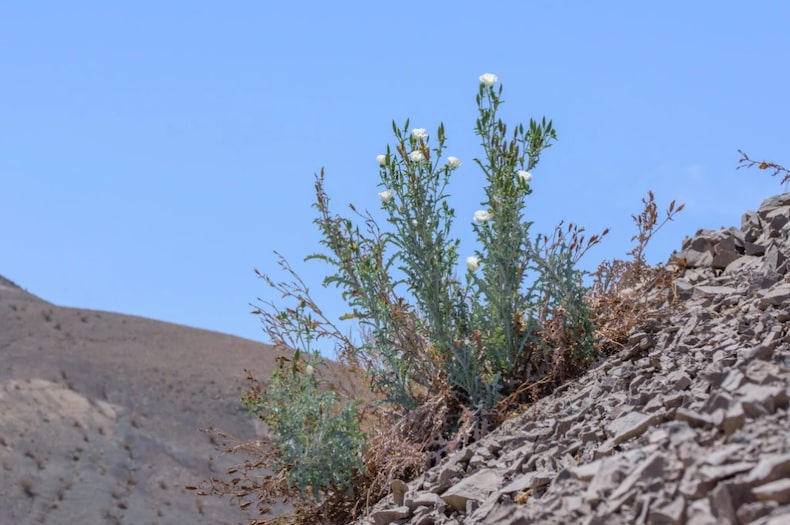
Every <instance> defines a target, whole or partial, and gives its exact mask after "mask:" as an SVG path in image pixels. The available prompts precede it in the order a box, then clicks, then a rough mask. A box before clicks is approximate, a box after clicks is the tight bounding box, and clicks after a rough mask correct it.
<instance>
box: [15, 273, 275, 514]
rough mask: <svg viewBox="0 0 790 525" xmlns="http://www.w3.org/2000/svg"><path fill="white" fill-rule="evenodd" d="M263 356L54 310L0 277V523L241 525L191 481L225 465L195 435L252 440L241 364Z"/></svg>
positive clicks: (232, 342)
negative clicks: (212, 430)
mask: <svg viewBox="0 0 790 525" xmlns="http://www.w3.org/2000/svg"><path fill="white" fill-rule="evenodd" d="M274 357H275V355H274V352H273V351H272V350H271V349H270V348H268V347H266V346H265V345H263V344H260V343H255V342H253V341H248V340H245V339H241V338H237V337H233V336H229V335H224V334H220V333H215V332H208V331H204V330H198V329H194V328H187V327H184V326H178V325H174V324H169V323H163V322H159V321H153V320H149V319H143V318H140V317H133V316H128V315H120V314H114V313H107V312H98V311H91V310H80V309H74V308H62V307H58V306H55V305H53V304H50V303H48V302H46V301H44V300H42V299H39V298H38V297H36V296H34V295H32V294H30V293H28V292H26V291H24V290H22V289H21V288H20V287H18V286H17V285H15V284H14V283H13V282H11V281H9V280H8V279H5V278H3V277H1V276H0V472H1V473H2V475H0V523H14V524H28V523H30V524H32V523H36V524H39V523H53V524H59V523H130V524H132V523H134V524H140V523H147V524H152V523H156V524H166V523H172V524H183V523H190V524H201V523H206V524H208V523H211V524H217V523H242V522H244V516H243V515H241V514H240V513H239V511H237V510H236V508H235V506H234V505H232V504H231V503H230V502H228V501H227V500H224V501H220V500H218V499H213V498H199V497H197V496H195V495H194V494H193V493H191V492H188V491H185V490H184V488H183V487H184V486H185V485H190V484H193V485H194V484H197V483H199V482H200V481H201V480H203V479H206V478H207V477H208V476H210V475H211V474H212V473H215V472H222V471H224V469H225V468H226V467H227V466H229V465H230V464H231V463H233V458H228V457H225V456H223V455H222V454H220V453H218V452H217V451H216V449H215V447H214V446H213V445H212V444H211V442H210V441H209V438H208V437H207V436H206V435H205V434H204V433H202V432H199V429H201V428H205V427H206V426H208V425H209V424H212V425H214V426H216V427H219V428H222V429H223V430H226V431H228V432H231V433H232V434H234V435H236V436H238V437H241V438H245V439H253V438H255V436H256V429H255V425H254V421H253V418H251V417H250V416H248V415H247V414H246V412H245V411H244V409H243V408H242V407H241V406H240V404H239V396H240V395H241V393H242V391H243V387H244V369H245V368H250V369H251V370H252V371H253V372H254V373H255V374H256V375H257V376H258V377H262V378H265V377H268V375H269V373H270V372H271V370H272V369H273V367H274V366H275V365H274V363H275V361H274Z"/></svg>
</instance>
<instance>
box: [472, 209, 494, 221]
mask: <svg viewBox="0 0 790 525" xmlns="http://www.w3.org/2000/svg"><path fill="white" fill-rule="evenodd" d="M493 218H494V214H493V213H491V212H490V211H486V210H477V211H476V212H475V221H477V222H486V221H490V220H491V219H493Z"/></svg>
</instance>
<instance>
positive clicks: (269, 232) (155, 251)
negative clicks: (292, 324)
mask: <svg viewBox="0 0 790 525" xmlns="http://www.w3.org/2000/svg"><path fill="white" fill-rule="evenodd" d="M789 25H790V5H789V4H787V3H786V2H783V1H764V2H753V3H751V4H749V5H746V4H745V3H742V2H717V3H712V2H685V1H684V2H680V1H664V2H605V1H603V2H586V1H584V2H582V1H576V2H540V3H538V2H515V1H513V2H480V1H476V2H472V1H464V0H460V1H454V2H419V3H414V2H412V3H408V2H406V3H404V2H398V3H395V2H384V1H382V2H342V1H338V2H300V1H288V2H285V1H282V2H276V1H270V2H252V1H238V2H200V1H189V2H186V1H184V2H179V1H170V2H150V1H140V2H98V1H97V2H84V1H83V2H79V1H75V2H54V1H52V2H44V1H42V2H5V3H3V4H2V5H0V71H1V72H2V81H1V82H0V221H1V222H2V224H3V227H2V230H0V254H1V255H2V257H0V261H2V264H0V274H3V275H4V276H6V277H8V278H10V279H12V280H14V281H15V282H17V283H18V284H20V285H21V286H23V287H25V288H27V289H28V290H29V291H31V292H33V293H35V294H37V295H39V296H41V297H43V298H45V299H47V300H50V301H52V302H54V303H57V304H60V305H64V306H76V307H82V308H92V309H101V310H110V311H117V312H123V313H128V314H135V315H141V316H145V317H151V318H156V319H161V320H166V321H172V322H177V323H183V324H186V325H190V326H197V327H202V328H207V329H211V330H218V331H222V332H228V333H232V334H236V335H240V336H243V337H247V338H251V339H255V340H261V341H263V340H264V335H263V333H262V331H261V328H260V324H259V321H258V320H257V318H256V317H254V316H252V315H249V313H248V312H249V310H250V307H249V303H250V302H255V301H256V298H257V297H262V298H264V299H276V297H274V296H273V295H272V294H271V293H270V292H269V290H268V289H267V288H266V287H265V286H264V283H263V282H262V281H260V280H258V279H257V278H256V277H255V275H254V274H253V271H252V269H253V267H258V268H259V269H261V270H262V271H264V272H270V273H272V274H273V276H275V277H278V276H280V274H278V273H277V272H276V267H275V264H274V263H275V258H274V255H273V253H272V252H273V251H274V250H278V251H279V252H281V253H282V254H283V255H285V256H286V257H288V258H289V259H290V260H291V261H292V262H293V263H294V265H295V267H296V268H297V269H298V270H299V271H300V272H301V273H302V275H303V277H304V278H305V280H306V281H307V282H308V283H311V284H312V285H313V290H314V291H315V292H316V296H317V298H318V299H319V301H322V302H323V304H325V305H327V310H328V311H329V312H330V313H335V314H337V315H339V314H340V313H342V312H343V309H342V307H341V306H340V305H339V304H338V297H337V294H336V293H335V292H334V291H332V290H323V289H321V286H320V281H321V278H322V276H323V274H324V268H323V267H322V266H321V265H320V264H318V263H307V264H303V263H302V258H303V256H305V255H307V254H309V253H311V252H314V251H316V249H317V248H318V240H319V237H318V235H317V233H316V231H315V228H314V226H313V224H312V219H313V216H314V214H313V210H312V208H311V206H310V205H311V202H312V189H313V188H312V182H313V175H314V174H315V173H316V172H318V171H319V170H320V169H321V167H322V166H323V167H325V168H326V173H327V187H328V190H329V192H330V194H331V196H332V198H333V203H334V205H335V208H336V209H337V210H338V211H341V212H345V209H346V208H345V206H346V204H348V203H350V202H353V203H354V204H356V205H357V207H359V208H365V207H369V208H370V209H371V210H378V208H379V203H378V200H377V197H376V194H377V192H378V191H380V188H378V187H377V177H378V168H377V165H376V161H375V157H376V155H377V154H378V153H381V152H383V151H384V150H385V147H386V145H387V144H388V143H391V141H392V137H391V121H392V120H393V119H394V120H395V121H396V122H398V123H402V122H403V121H404V120H405V119H406V118H410V119H411V123H412V125H413V126H414V127H425V128H428V129H429V130H435V129H436V127H437V125H438V124H439V123H440V122H444V123H445V126H446V130H447V135H448V143H447V144H448V150H447V154H449V155H454V156H457V157H460V158H461V159H462V160H464V164H463V166H462V167H461V168H460V169H459V170H458V171H457V173H456V175H455V179H454V181H453V186H452V193H453V204H454V205H455V207H456V210H457V214H458V223H457V230H458V232H459V235H461V237H462V242H463V243H462V250H461V252H462V258H463V256H464V255H465V253H467V252H471V251H472V250H473V249H474V248H475V245H474V243H473V241H472V237H471V235H470V233H469V232H470V229H469V228H468V223H470V222H471V217H472V214H473V212H474V211H475V210H476V209H478V208H479V207H480V206H479V203H480V201H481V200H483V192H482V182H483V176H482V174H481V173H480V172H479V170H478V169H477V168H476V166H475V164H474V162H473V161H472V159H473V158H474V157H475V156H479V155H480V153H481V152H480V149H479V147H478V142H477V140H476V138H477V137H475V135H474V133H473V126H474V119H475V116H476V113H475V112H476V108H475V103H474V97H475V94H476V91H477V83H478V80H477V79H478V76H479V75H480V74H482V73H484V72H492V73H496V74H497V75H498V76H499V79H500V81H501V82H502V83H503V85H504V90H505V91H504V99H505V101H506V102H505V105H504V106H503V108H502V116H503V117H504V118H505V120H507V121H508V122H510V123H514V124H515V123H517V122H522V121H527V120H529V118H530V117H535V118H540V117H542V116H544V115H545V116H546V117H548V118H551V119H553V121H554V125H555V128H556V129H557V132H558V138H559V140H558V142H557V143H556V145H555V146H554V147H552V148H551V149H550V150H548V151H547V152H546V154H545V155H544V157H543V159H542V161H541V164H540V165H539V166H538V167H537V168H536V169H535V170H534V172H533V175H534V179H533V185H532V186H533V189H534V193H533V194H532V196H531V197H530V199H529V202H528V213H529V216H530V218H531V219H533V220H534V221H535V226H534V230H533V231H534V232H535V233H537V232H538V231H545V232H550V230H551V229H552V228H553V226H554V225H555V224H556V223H557V222H559V221H560V220H561V219H566V220H570V221H574V222H577V223H579V224H581V225H584V226H586V227H587V229H588V231H589V232H590V233H593V232H596V231H599V230H601V229H603V228H604V227H607V226H608V227H610V228H611V230H612V233H611V235H610V236H609V237H608V238H607V240H606V242H605V243H603V245H601V246H600V247H598V248H596V249H595V250H594V251H592V252H591V253H589V254H588V256H587V258H586V259H585V261H584V264H585V266H586V267H588V268H593V267H594V266H596V265H597V263H598V262H599V261H600V260H601V259H604V258H609V257H622V256H623V255H624V254H625V252H627V251H628V249H629V238H630V236H631V235H632V234H633V233H634V231H633V228H632V225H631V222H630V215H631V214H633V213H636V212H638V211H639V210H640V198H641V197H642V196H643V195H644V194H645V193H646V191H647V190H648V189H652V190H653V191H654V192H655V194H656V197H657V199H658V201H659V203H660V204H662V205H665V204H667V203H668V202H669V201H670V200H672V199H676V200H677V201H678V202H683V203H685V204H686V210H685V211H683V212H682V213H681V214H680V215H679V216H678V218H677V220H676V221H675V222H674V223H672V224H670V225H669V226H668V227H667V228H666V229H665V230H663V231H662V232H661V233H660V234H659V237H658V238H656V239H655V240H654V243H653V245H652V246H651V249H650V250H649V252H648V258H649V259H650V261H651V262H654V263H655V262H662V261H665V260H666V258H667V257H668V256H669V254H670V253H671V252H672V251H673V250H675V249H678V248H679V246H680V243H681V240H682V239H683V237H684V236H686V235H690V234H693V233H694V232H695V231H696V230H697V229H698V228H719V227H722V226H732V225H739V224H740V216H741V214H742V213H743V212H744V211H746V210H747V209H754V208H756V207H757V206H758V205H759V203H760V202H761V201H762V200H763V199H765V198H767V197H769V196H771V195H773V194H776V193H780V192H781V191H782V190H783V188H782V187H781V186H780V185H779V181H778V180H777V179H776V178H771V177H769V176H768V174H767V173H764V172H758V171H756V170H748V171H745V170H740V171H736V169H735V168H736V165H737V160H738V157H739V155H738V153H737V149H739V148H740V149H743V150H745V151H747V152H748V153H749V154H750V155H751V156H753V157H758V158H767V159H769V160H773V161H775V162H779V163H783V164H788V163H790V158H788V149H787V145H788V143H789V142H790V141H788V134H789V133H790V132H789V131H788V122H790V104H788V102H787V96H786V93H787V89H788V88H787V86H788V85H790V83H789V82H788V80H790V78H788V77H789V75H790V73H788V69H787V67H786V66H787V57H788V56H790V37H788V34H787V27H788V26H789Z"/></svg>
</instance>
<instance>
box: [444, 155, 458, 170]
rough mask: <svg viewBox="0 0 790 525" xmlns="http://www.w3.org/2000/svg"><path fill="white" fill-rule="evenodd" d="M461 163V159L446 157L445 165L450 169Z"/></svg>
mask: <svg viewBox="0 0 790 525" xmlns="http://www.w3.org/2000/svg"><path fill="white" fill-rule="evenodd" d="M460 165H461V159H459V158H458V157H447V167H448V168H450V169H451V170H454V169H455V168H457V167H459V166H460Z"/></svg>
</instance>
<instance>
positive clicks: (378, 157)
mask: <svg viewBox="0 0 790 525" xmlns="http://www.w3.org/2000/svg"><path fill="white" fill-rule="evenodd" d="M376 162H378V163H379V166H386V165H387V156H386V155H376Z"/></svg>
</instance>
